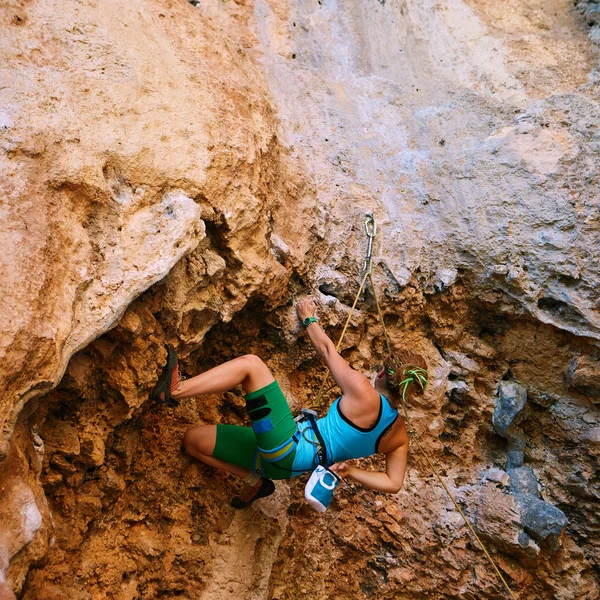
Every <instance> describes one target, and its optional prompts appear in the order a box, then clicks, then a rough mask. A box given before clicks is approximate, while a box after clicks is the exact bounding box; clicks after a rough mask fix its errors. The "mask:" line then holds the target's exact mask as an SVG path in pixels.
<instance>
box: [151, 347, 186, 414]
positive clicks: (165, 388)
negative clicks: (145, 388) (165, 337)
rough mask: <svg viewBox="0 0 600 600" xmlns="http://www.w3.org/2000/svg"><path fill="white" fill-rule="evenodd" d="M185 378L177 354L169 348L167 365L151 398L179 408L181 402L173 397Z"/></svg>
mask: <svg viewBox="0 0 600 600" xmlns="http://www.w3.org/2000/svg"><path fill="white" fill-rule="evenodd" d="M182 379H183V377H182V376H181V374H180V373H179V362H178V360H177V352H175V350H174V349H173V348H171V346H167V364H166V365H165V368H164V369H163V370H162V373H161V374H160V377H159V378H158V383H157V384H156V387H155V388H154V389H153V390H152V393H151V394H150V398H151V399H152V400H158V401H159V402H165V403H166V404H168V405H169V406H179V402H178V401H177V400H176V399H175V398H172V397H171V393H172V392H174V391H175V390H176V389H177V388H178V387H179V384H180V383H181V380H182Z"/></svg>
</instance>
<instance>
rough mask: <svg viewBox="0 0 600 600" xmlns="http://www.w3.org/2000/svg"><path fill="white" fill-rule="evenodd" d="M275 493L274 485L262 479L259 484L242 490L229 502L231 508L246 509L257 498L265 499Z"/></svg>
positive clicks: (268, 480)
mask: <svg viewBox="0 0 600 600" xmlns="http://www.w3.org/2000/svg"><path fill="white" fill-rule="evenodd" d="M274 491H275V484H274V483H273V482H272V481H271V480H270V479H262V480H261V481H260V483H257V484H256V485H254V486H252V487H249V488H247V489H245V490H244V492H243V493H242V494H240V495H239V496H236V497H235V498H234V499H233V500H232V501H231V506H233V508H246V506H250V505H251V504H252V503H253V502H254V501H255V500H258V499H259V498H266V497H267V496H270V495H271V494H272V493H273V492H274Z"/></svg>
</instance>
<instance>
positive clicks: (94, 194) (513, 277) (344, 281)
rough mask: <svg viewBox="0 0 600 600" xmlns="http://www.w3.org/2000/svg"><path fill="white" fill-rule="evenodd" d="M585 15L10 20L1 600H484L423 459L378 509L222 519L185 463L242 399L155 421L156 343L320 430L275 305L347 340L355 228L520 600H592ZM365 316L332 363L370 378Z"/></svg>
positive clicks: (287, 5) (593, 246) (472, 6)
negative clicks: (217, 370)
mask: <svg viewBox="0 0 600 600" xmlns="http://www.w3.org/2000/svg"><path fill="white" fill-rule="evenodd" d="M597 8H598V5H597V4H596V3H592V2H578V3H577V4H576V6H573V5H572V4H571V3H569V2H566V1H565V0H549V1H546V2H540V1H538V0H526V1H522V0H519V1H517V0H514V1H513V0H511V1H510V2H508V4H507V3H503V4H502V5H500V4H498V3H494V2H491V1H487V0H456V1H454V0H453V1H448V2H443V3H439V2H437V3H436V2H431V1H425V2H423V1H421V0H420V1H413V0H386V1H382V0H379V1H375V0H372V1H368V0H361V1H355V0H321V1H319V2H312V1H308V0H288V1H285V0H254V1H251V0H248V1H242V0H236V1H231V2H222V1H220V0H206V1H202V2H194V3H188V2H186V1H185V0H162V1H158V0H144V1H142V0H135V1H131V2H127V3H123V2H117V1H116V0H109V1H105V2H102V3H99V2H95V1H94V0H80V1H78V2H71V3H55V2H53V1H52V0H50V1H46V2H44V3H42V2H40V1H39V0H30V1H24V0H23V1H18V0H9V1H8V2H4V3H2V5H1V6H0V32H1V34H2V35H0V56H1V60H0V145H1V146H0V147H1V151H0V171H1V173H2V178H1V179H0V198H1V204H0V210H1V211H2V215H3V218H2V219H1V221H0V223H1V224H0V239H2V241H3V242H4V246H5V248H8V251H5V252H4V253H3V255H2V258H1V259H0V261H1V262H0V264H1V265H2V274H3V277H2V279H1V283H0V290H1V292H2V298H3V300H4V302H3V304H2V317H3V319H2V321H3V323H4V327H3V328H2V332H1V334H0V335H1V338H0V340H1V341H0V353H1V355H0V356H1V357H2V363H3V369H2V370H1V372H0V377H1V380H0V384H1V389H3V390H4V394H3V395H2V397H1V398H0V420H1V423H2V435H1V437H0V460H1V462H0V490H1V493H2V500H3V502H2V508H1V509H0V598H3V599H4V598H5V597H6V598H8V597H12V592H11V591H10V589H12V590H14V592H16V593H17V594H19V596H20V597H23V598H26V599H28V600H41V599H44V600H52V599H61V600H62V599H63V598H73V599H75V600H79V599H81V600H84V599H86V600H87V599H91V598H94V599H100V598H107V599H108V598H115V599H116V598H118V599H123V600H125V599H134V598H157V597H175V596H176V597H181V598H205V599H206V600H214V599H220V598H231V597H234V598H252V599H256V600H262V599H271V600H274V599H278V600H284V599H288V598H290V599H291V598H294V599H297V598H313V599H314V598H323V599H325V598H327V599H341V598H344V599H347V598H365V597H368V598H395V599H402V598H406V599H408V598H411V599H412V598H431V599H436V600H437V599H440V598H455V597H457V596H459V595H460V596H463V597H465V598H467V599H468V598H490V599H491V598H502V597H506V593H505V592H504V591H503V589H502V588H501V586H500V585H499V582H498V580H497V578H496V576H495V575H494V573H493V572H492V571H491V570H490V568H489V566H488V564H487V562H486V560H485V557H484V556H483V554H482V552H481V551H480V550H478V549H477V547H476V544H475V542H474V541H473V540H471V539H470V536H469V534H468V532H467V530H466V527H465V526H464V524H463V523H462V521H461V519H460V516H459V514H458V512H457V511H456V510H455V508H454V506H453V504H452V503H451V502H450V500H449V499H448V498H447V497H446V496H445V493H444V491H443V489H442V488H441V487H440V486H439V485H438V484H437V482H436V480H435V479H434V478H433V477H432V475H431V473H430V470H429V467H428V465H427V463H426V461H425V460H424V459H423V457H422V456H421V455H420V454H419V453H417V452H416V450H414V451H413V452H412V453H411V459H410V460H411V464H410V469H409V473H408V475H407V481H406V485H405V487H404V489H403V490H402V491H401V492H400V493H399V494H398V495H396V496H386V495H382V494H377V493H374V492H371V491H369V490H365V489H363V488H361V487H360V486H358V485H354V484H352V483H349V484H348V485H345V486H342V487H341V488H340V489H339V490H338V493H337V494H336V500H335V501H334V504H333V506H332V507H331V508H330V510H328V512H327V513H325V514H324V515H322V516H317V515H316V514H315V513H313V512H312V511H311V510H310V509H309V507H308V506H307V505H306V503H305V502H304V501H303V500H302V485H303V479H302V478H300V479H297V480H292V481H291V482H281V483H278V484H277V493H276V494H275V495H274V496H273V497H271V498H268V499H266V500H264V501H261V502H259V503H257V504H256V505H255V506H254V507H253V508H251V509H249V510H248V511H245V512H234V511H233V509H231V508H229V507H228V502H229V498H230V496H231V495H232V493H233V490H234V489H235V487H236V485H237V483H235V482H234V480H233V478H231V477H229V476H226V475H223V474H221V473H217V472H215V471H214V470H212V469H210V468H208V467H205V466H203V465H199V464H197V463H195V462H194V461H192V460H191V459H190V458H189V457H187V456H186V455H185V453H184V452H183V451H182V449H181V437H182V435H183V433H184V431H185V430H186V428H187V427H189V426H190V425H192V424H195V423H197V422H210V423H215V422H227V423H243V422H244V420H245V418H246V417H245V415H244V410H243V402H242V399H241V394H240V392H239V390H234V391H232V392H231V393H228V394H225V395H224V396H222V397H208V398H201V399H198V400H193V401H188V402H185V403H182V404H181V405H180V406H179V407H178V408H176V409H169V408H167V407H164V406H156V405H152V404H151V403H149V402H148V394H149V391H150V390H151V388H152V386H153V385H154V383H155V381H156V377H157V375H158V372H159V370H160V366H161V365H162V364H163V363H164V360H165V351H164V347H163V345H164V343H165V342H168V343H171V344H173V345H174V346H176V347H177V349H178V351H179V353H180V355H181V356H182V362H183V366H184V370H185V371H186V372H187V373H188V374H193V373H196V372H198V371H199V370H202V369H206V368H209V367H210V366H213V365H215V364H217V363H218V362H220V361H223V360H227V359H229V358H232V357H234V356H236V355H239V354H242V353H247V352H255V353H256V354H259V355H260V356H262V357H263V358H264V359H265V360H266V361H267V362H268V364H269V365H270V367H271V368H272V369H273V371H274V373H275V374H276V376H277V378H278V379H279V380H280V382H281V384H282V387H283V388H284V390H285V392H286V394H287V395H288V398H289V401H290V404H291V405H292V407H293V408H294V409H298V408H300V407H301V406H306V405H309V404H311V402H312V398H313V397H314V392H315V391H316V389H317V387H318V385H319V383H320V381H321V377H322V372H323V371H322V367H321V365H320V363H319V361H318V359H317V358H316V357H315V355H314V353H313V352H312V350H311V349H310V347H309V346H308V345H307V343H306V340H304V339H303V338H302V336H301V335H300V331H299V330H298V326H297V322H296V320H295V317H294V312H293V301H294V300H295V298H296V297H297V296H298V295H301V294H305V293H312V294H314V295H315V297H316V298H317V299H318V301H319V304H320V307H321V321H322V323H323V324H324V326H325V327H326V329H327V330H328V331H329V332H330V333H331V334H332V336H333V337H337V336H338V335H339V334H340V332H341V326H342V324H343V322H344V320H345V318H346V316H347V314H348V311H349V307H350V305H351V303H352V300H353V298H354V295H355V294H356V292H357V290H358V281H359V274H360V269H361V266H362V260H363V255H364V249H365V238H364V233H363V229H362V221H363V218H364V214H365V213H366V212H367V211H373V212H374V214H375V216H376V218H377V220H378V224H379V232H378V236H377V238H376V244H375V255H374V256H375V262H376V271H375V284H376V286H377V289H378V294H379V297H380V300H381V302H382V307H383V311H384V314H385V321H386V324H387V326H388V327H389V330H390V335H391V337H392V339H393V340H394V341H395V342H398V343H402V344H405V345H410V346H412V347H414V348H416V349H417V350H419V351H420V352H422V353H423V354H424V355H425V356H426V357H427V359H428V363H429V365H430V370H431V372H432V374H433V376H434V383H433V385H432V387H431V389H430V391H429V392H428V393H427V395H426V396H425V397H424V398H422V399H420V401H419V402H418V403H416V404H415V406H413V407H411V418H412V420H413V425H414V427H415V430H416V432H417V435H419V436H420V437H421V438H422V440H423V445H424V446H425V447H426V449H427V450H428V452H429V453H430V454H431V456H432V457H433V458H434V460H435V462H436V463H437V464H438V465H439V468H440V470H441V471H442V475H443V476H444V478H445V481H446V482H447V485H448V486H449V487H450V489H451V490H452V492H453V493H454V494H456V497H457V499H458V501H459V503H460V504H461V505H462V506H463V508H464V510H465V511H466V513H467V515H468V516H469V518H470V519H471V521H472V522H473V523H474V525H475V527H476V528H477V530H478V532H479V534H480V535H481V536H482V538H483V539H484V540H485V541H486V543H488V544H489V547H490V549H491V551H492V553H493V554H494V557H495V559H496V560H497V562H498V564H499V566H500V568H501V569H502V571H503V572H504V574H505V576H506V577H507V578H508V580H509V582H510V585H511V586H512V588H513V589H514V590H515V594H516V595H518V596H519V597H521V598H536V599H537V598H540V599H550V598H558V599H561V600H569V599H573V600H575V599H576V600H580V599H584V598H585V599H588V600H593V599H595V598H598V596H599V593H600V592H599V587H598V581H597V577H598V575H599V571H598V552H599V540H600V536H599V535H598V533H599V529H600V527H599V521H598V517H597V514H598V510H597V508H598V502H599V501H600V494H599V492H598V484H599V482H598V459H599V455H600V433H599V432H600V418H599V415H598V401H597V397H596V396H597V391H598V389H599V384H598V379H599V375H598V372H599V371H600V367H599V364H600V363H599V362H598V356H599V355H598V349H597V344H598V339H599V338H600V317H599V313H598V302H597V292H596V289H597V287H598V284H599V279H600V272H599V268H598V264H600V263H599V260H598V259H599V256H598V254H599V252H598V244H597V240H598V202H599V198H600V196H599V194H598V182H597V173H598V166H599V164H600V160H599V152H600V145H599V144H600V139H599V137H598V136H599V134H598V123H599V122H600V107H599V104H598V101H599V96H600V92H599V86H600V80H599V74H598V70H597V64H598V58H599V55H598V49H597V47H596V46H595V45H594V44H595V43H597V42H598V41H600V40H599V38H598V20H597V19H596V17H595V15H596V13H597V12H598V11H597ZM374 314H375V313H374V302H373V296H372V293H371V292H369V291H367V292H365V293H364V294H363V297H362V299H361V303H360V307H359V312H358V313H357V314H356V315H355V316H354V318H353V320H352V322H351V326H350V328H349V331H348V333H347V335H346V338H345V343H344V345H343V353H344V356H345V357H346V358H347V359H348V360H349V361H350V362H351V364H352V365H353V366H354V367H356V368H358V369H362V370H364V371H366V372H371V371H373V370H374V369H375V368H376V366H377V365H378V364H379V363H380V361H381V359H382V356H383V343H382V340H381V328H380V325H379V324H378V322H377V319H376V318H375V316H374ZM67 365H68V366H67ZM63 375H64V376H63ZM329 399H331V397H330V398H329ZM413 448H414V447H413ZM365 464H370V465H371V466H372V467H374V468H382V461H381V459H372V460H370V461H365Z"/></svg>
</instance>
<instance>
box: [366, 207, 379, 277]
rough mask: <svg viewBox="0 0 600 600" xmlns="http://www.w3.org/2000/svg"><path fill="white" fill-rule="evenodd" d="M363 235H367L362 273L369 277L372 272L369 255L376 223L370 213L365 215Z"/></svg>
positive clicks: (371, 261)
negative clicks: (365, 255)
mask: <svg viewBox="0 0 600 600" xmlns="http://www.w3.org/2000/svg"><path fill="white" fill-rule="evenodd" d="M365 233H366V234H367V239H368V243H367V257H366V258H365V264H364V265H363V271H364V272H365V273H369V275H370V274H371V273H372V272H373V260H372V258H371V254H372V252H373V240H374V239H375V235H376V234H377V223H376V221H375V219H374V217H373V214H372V213H368V214H367V218H366V220H365Z"/></svg>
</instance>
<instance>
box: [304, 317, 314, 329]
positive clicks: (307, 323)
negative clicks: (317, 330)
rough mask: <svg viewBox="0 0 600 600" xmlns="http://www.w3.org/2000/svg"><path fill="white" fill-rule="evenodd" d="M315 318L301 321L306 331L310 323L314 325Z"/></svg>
mask: <svg viewBox="0 0 600 600" xmlns="http://www.w3.org/2000/svg"><path fill="white" fill-rule="evenodd" d="M316 322H317V317H306V319H302V326H303V327H304V329H306V328H307V327H308V326H309V325H310V324H311V323H316Z"/></svg>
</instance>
